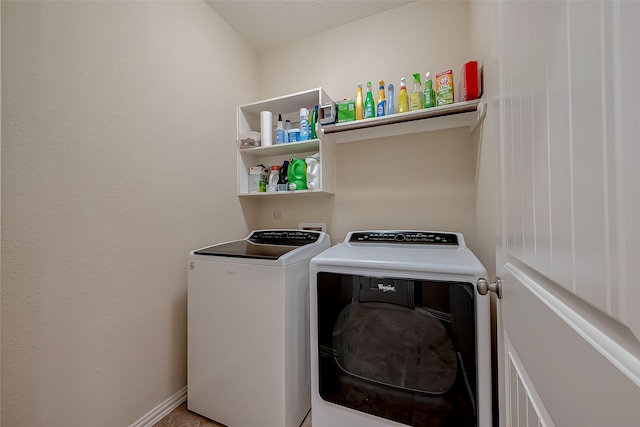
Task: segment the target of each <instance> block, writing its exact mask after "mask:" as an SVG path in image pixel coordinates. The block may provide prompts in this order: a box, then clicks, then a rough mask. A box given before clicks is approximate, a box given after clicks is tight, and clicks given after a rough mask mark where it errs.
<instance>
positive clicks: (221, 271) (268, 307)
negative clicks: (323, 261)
mask: <svg viewBox="0 0 640 427" xmlns="http://www.w3.org/2000/svg"><path fill="white" fill-rule="evenodd" d="M329 246H330V240H329V236H328V235H327V234H325V233H323V232H316V231H303V230H257V231H253V232H251V233H250V234H249V236H247V237H246V238H244V239H241V240H236V241H231V242H226V243H221V244H217V245H213V246H209V247H205V248H201V249H197V250H194V251H191V252H190V253H189V259H188V296H187V321H188V325H187V340H188V343H187V349H188V355H187V368H188V372H187V386H188V387H187V388H188V391H187V407H188V409H189V410H191V411H193V412H196V413H198V414H201V415H204V416H205V417H207V418H210V419H212V420H214V421H216V422H218V423H221V424H224V425H225V426H229V427H255V426H263V427H298V426H299V425H300V424H301V423H302V421H303V420H304V418H305V416H306V414H307V413H308V412H309V409H310V407H311V377H310V375H311V374H310V361H309V348H310V342H309V261H310V260H311V258H312V257H313V256H315V255H317V254H319V253H320V252H322V251H323V250H325V249H327V248H328V247H329Z"/></svg>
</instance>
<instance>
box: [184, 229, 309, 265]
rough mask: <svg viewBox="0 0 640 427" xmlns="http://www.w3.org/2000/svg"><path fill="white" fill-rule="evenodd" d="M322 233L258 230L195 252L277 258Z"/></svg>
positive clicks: (225, 255)
mask: <svg viewBox="0 0 640 427" xmlns="http://www.w3.org/2000/svg"><path fill="white" fill-rule="evenodd" d="M320 235H321V233H320V232H317V231H307V230H258V231H253V232H251V234H249V236H247V237H246V238H245V239H242V240H234V241H231V242H226V243H220V244H217V245H213V246H209V247H206V248H202V249H198V250H196V251H194V254H196V255H211V256H223V257H236V258H254V259H266V260H277V259H279V258H280V257H282V256H283V255H285V254H287V253H289V252H291V251H294V250H296V249H298V248H300V247H302V246H305V245H310V244H313V243H316V242H317V241H318V239H319V238H320Z"/></svg>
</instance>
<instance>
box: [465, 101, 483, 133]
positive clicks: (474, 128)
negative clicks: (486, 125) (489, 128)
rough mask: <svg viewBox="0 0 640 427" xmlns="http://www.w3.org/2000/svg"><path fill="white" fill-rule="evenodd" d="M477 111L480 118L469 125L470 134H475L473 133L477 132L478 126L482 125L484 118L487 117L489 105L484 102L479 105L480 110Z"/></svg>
mask: <svg viewBox="0 0 640 427" xmlns="http://www.w3.org/2000/svg"><path fill="white" fill-rule="evenodd" d="M476 111H477V113H478V117H477V118H476V120H475V121H474V122H473V123H471V125H469V133H473V131H474V130H476V128H477V127H478V125H479V124H480V123H482V121H483V120H484V117H485V116H486V115H487V103H486V102H482V101H481V102H480V103H478V109H477V110H476Z"/></svg>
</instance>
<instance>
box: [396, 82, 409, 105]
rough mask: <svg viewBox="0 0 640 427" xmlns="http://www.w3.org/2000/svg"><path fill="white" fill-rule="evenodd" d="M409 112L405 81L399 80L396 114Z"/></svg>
mask: <svg viewBox="0 0 640 427" xmlns="http://www.w3.org/2000/svg"><path fill="white" fill-rule="evenodd" d="M407 111H409V96H408V95H407V81H406V80H405V79H404V77H403V78H401V79H400V93H399V94H398V113H406V112H407Z"/></svg>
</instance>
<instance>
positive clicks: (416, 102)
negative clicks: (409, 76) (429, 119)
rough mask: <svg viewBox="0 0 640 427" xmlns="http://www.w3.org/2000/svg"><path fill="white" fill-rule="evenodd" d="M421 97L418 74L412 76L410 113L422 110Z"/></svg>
mask: <svg viewBox="0 0 640 427" xmlns="http://www.w3.org/2000/svg"><path fill="white" fill-rule="evenodd" d="M423 96H424V94H423V93H422V83H421V82H420V73H415V74H414V75H413V90H412V91H411V97H410V98H411V99H410V103H409V109H410V110H411V111H417V110H422V109H423V108H424V104H423V103H422V97H423Z"/></svg>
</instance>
